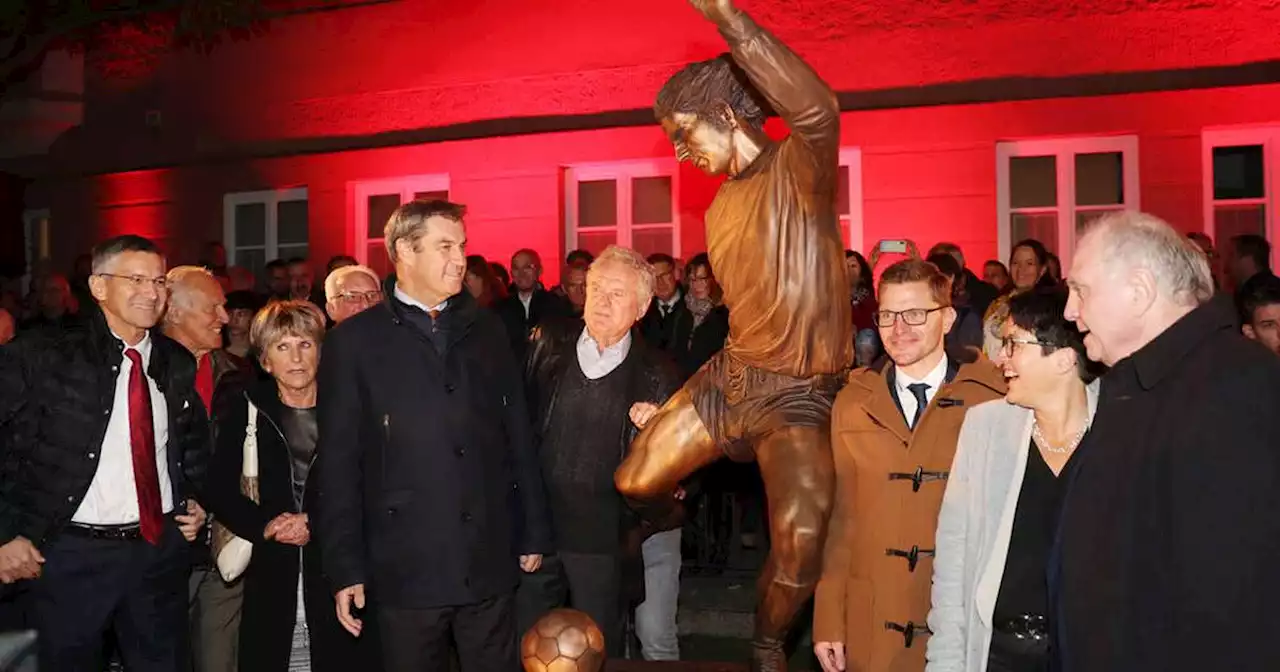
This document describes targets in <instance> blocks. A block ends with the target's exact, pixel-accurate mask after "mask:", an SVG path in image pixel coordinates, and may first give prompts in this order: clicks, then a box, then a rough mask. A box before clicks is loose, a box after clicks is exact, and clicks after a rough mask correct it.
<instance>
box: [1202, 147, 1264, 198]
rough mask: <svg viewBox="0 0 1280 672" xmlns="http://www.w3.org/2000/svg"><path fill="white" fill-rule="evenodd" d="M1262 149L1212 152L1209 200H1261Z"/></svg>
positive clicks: (1215, 149) (1262, 179) (1262, 188)
mask: <svg viewBox="0 0 1280 672" xmlns="http://www.w3.org/2000/svg"><path fill="white" fill-rule="evenodd" d="M1265 179H1266V178H1265V177H1264V172H1263V167H1262V145H1247V146H1243V147H1214V148H1213V198H1214V200H1225V199H1233V198H1264V197H1265V196H1266V195H1267V194H1266V187H1265V184H1264V183H1265Z"/></svg>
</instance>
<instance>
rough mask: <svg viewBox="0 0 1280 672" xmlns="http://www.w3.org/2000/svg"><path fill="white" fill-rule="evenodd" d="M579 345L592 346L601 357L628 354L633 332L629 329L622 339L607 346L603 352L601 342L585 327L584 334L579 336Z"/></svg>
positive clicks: (592, 349)
mask: <svg viewBox="0 0 1280 672" xmlns="http://www.w3.org/2000/svg"><path fill="white" fill-rule="evenodd" d="M578 345H580V346H582V347H586V346H591V351H592V352H595V353H599V354H600V356H601V357H608V356H609V355H619V354H626V353H627V352H628V351H629V350H630V349H631V332H630V331H628V332H627V333H626V334H625V335H623V337H622V340H620V341H618V342H617V343H614V344H613V345H611V346H609V347H607V348H605V349H604V351H603V352H602V351H601V350H600V344H599V343H598V342H596V339H594V338H592V337H591V332H590V331H588V330H587V328H586V327H583V328H582V335H581V336H579V337H578Z"/></svg>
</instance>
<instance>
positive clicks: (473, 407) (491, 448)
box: [316, 200, 550, 672]
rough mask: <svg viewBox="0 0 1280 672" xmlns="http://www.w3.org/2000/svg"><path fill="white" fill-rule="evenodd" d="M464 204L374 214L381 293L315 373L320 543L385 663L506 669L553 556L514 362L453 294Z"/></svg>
mask: <svg viewBox="0 0 1280 672" xmlns="http://www.w3.org/2000/svg"><path fill="white" fill-rule="evenodd" d="M465 211H466V210H465V208H464V207H463V206H461V205H458V204H455V203H449V202H446V201H438V200H431V201H413V202H410V203H406V204H404V205H402V206H400V207H399V208H398V209H396V211H395V212H394V213H393V214H392V215H391V218H390V219H389V220H388V221H387V225H386V230H385V232H384V233H385V236H384V237H385V240H386V244H387V252H388V254H389V256H390V258H391V262H392V263H393V264H394V265H395V269H396V272H395V276H394V278H392V279H388V280H387V282H386V284H385V286H384V292H385V293H386V294H387V298H386V300H385V301H384V302H383V303H381V304H379V305H377V306H374V307H373V308H370V309H369V310H366V311H364V312H362V313H360V314H359V315H356V316H355V317H352V318H350V319H349V320H347V321H346V322H345V323H344V324H343V326H342V327H341V328H339V329H334V330H333V333H332V334H330V335H329V336H328V338H327V339H326V342H325V346H324V357H322V358H321V360H320V372H319V399H318V408H319V413H318V415H319V418H320V441H319V444H318V445H317V447H316V454H317V455H318V456H319V462H318V464H317V465H316V470H317V478H318V479H319V485H320V497H321V500H320V501H321V502H322V504H321V506H320V508H319V510H318V511H317V514H318V525H317V533H318V534H317V539H318V541H319V543H320V548H321V553H322V557H323V563H324V568H325V572H326V573H327V574H329V576H330V577H332V579H333V581H334V583H335V585H334V586H333V588H334V591H335V592H336V593H337V597H336V601H337V610H338V618H339V620H340V621H342V623H343V625H344V626H345V627H346V628H347V630H348V631H350V632H351V633H352V634H353V635H357V636H359V635H360V633H361V631H362V627H363V626H362V622H361V620H360V619H358V618H357V617H356V616H355V614H353V613H352V609H353V608H364V606H365V597H366V591H368V592H370V593H372V598H371V599H372V603H373V608H374V611H375V620H376V622H377V628H378V638H379V640H380V641H381V643H382V651H383V657H384V659H385V662H386V669H388V670H445V669H449V667H450V665H449V647H450V643H451V642H452V643H453V644H455V645H456V647H457V652H458V657H459V659H460V662H461V664H462V672H473V671H474V672H480V671H487V670H508V669H514V668H515V667H516V665H517V662H516V652H515V642H516V630H515V608H514V607H515V589H516V586H517V584H518V583H519V575H520V571H521V570H522V569H523V570H524V571H526V572H531V571H534V570H536V569H537V568H538V566H539V565H540V564H541V562H542V553H544V552H546V551H548V550H550V549H549V548H548V547H549V545H550V540H549V537H550V533H549V530H548V529H547V521H546V502H545V501H544V495H543V488H542V478H541V476H540V474H539V472H538V461H537V455H536V453H535V452H534V447H533V443H532V437H531V436H530V433H529V416H528V412H527V410H526V409H525V404H524V391H523V389H522V385H521V384H520V368H519V365H518V364H517V363H516V360H515V358H514V357H513V356H512V354H511V348H510V346H509V344H508V341H507V337H506V332H505V330H504V329H503V327H502V324H501V322H499V320H498V318H497V316H495V315H494V314H493V313H491V312H489V311H487V310H484V309H482V308H480V306H479V305H478V304H477V303H476V301H475V299H474V298H473V297H472V296H471V293H470V292H466V291H463V278H464V276H465V275H466V252H465V250H466V244H467V229H466V225H465V224H464V223H463V216H464V214H465Z"/></svg>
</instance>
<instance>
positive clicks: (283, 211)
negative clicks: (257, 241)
mask: <svg viewBox="0 0 1280 672" xmlns="http://www.w3.org/2000/svg"><path fill="white" fill-rule="evenodd" d="M276 242H277V244H279V245H306V243H307V202H306V201H281V202H280V203H279V204H278V205H277V206H276ZM280 256H284V255H283V254H282V255H280Z"/></svg>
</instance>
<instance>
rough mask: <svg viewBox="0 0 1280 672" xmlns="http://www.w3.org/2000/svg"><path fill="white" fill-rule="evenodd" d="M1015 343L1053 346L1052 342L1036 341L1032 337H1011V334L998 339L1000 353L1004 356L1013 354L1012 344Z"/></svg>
mask: <svg viewBox="0 0 1280 672" xmlns="http://www.w3.org/2000/svg"><path fill="white" fill-rule="evenodd" d="M1015 345H1040V346H1044V347H1046V348H1052V347H1055V346H1054V344H1052V343H1046V342H1044V341H1037V340H1035V339H1034V338H1013V337H1012V336H1006V337H1004V338H1002V339H1000V354H1002V355H1004V356H1005V357H1009V356H1011V355H1013V346H1015Z"/></svg>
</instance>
